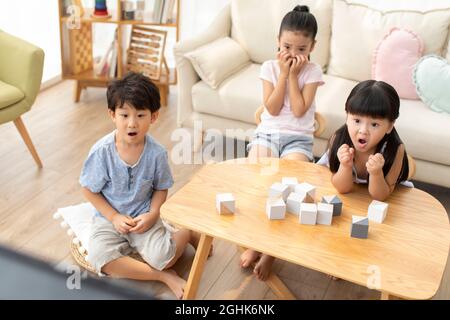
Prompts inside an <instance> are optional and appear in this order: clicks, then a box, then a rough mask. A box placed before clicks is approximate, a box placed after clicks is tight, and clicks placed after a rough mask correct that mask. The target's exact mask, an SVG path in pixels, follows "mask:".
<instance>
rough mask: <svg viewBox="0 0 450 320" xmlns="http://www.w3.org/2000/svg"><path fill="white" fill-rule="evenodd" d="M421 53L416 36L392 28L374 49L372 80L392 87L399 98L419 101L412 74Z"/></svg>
mask: <svg viewBox="0 0 450 320" xmlns="http://www.w3.org/2000/svg"><path fill="white" fill-rule="evenodd" d="M422 52H423V43H422V40H421V39H420V38H419V36H418V35H416V34H415V33H414V32H412V31H409V30H406V29H398V28H393V29H392V30H391V31H389V33H388V34H387V35H386V36H385V37H384V38H383V40H381V42H380V43H379V44H378V46H377V48H376V49H375V52H374V54H373V61H372V79H375V80H381V81H384V82H387V83H389V84H390V85H392V86H393V87H394V88H395V90H396V91H397V93H398V95H399V96H400V98H403V99H414V100H417V99H419V96H418V95H417V93H416V87H415V86H414V83H413V76H412V73H413V70H414V65H415V64H416V63H417V61H419V59H420V57H421V56H422Z"/></svg>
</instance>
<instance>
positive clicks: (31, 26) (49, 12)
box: [0, 0, 61, 81]
mask: <svg viewBox="0 0 450 320" xmlns="http://www.w3.org/2000/svg"><path fill="white" fill-rule="evenodd" d="M0 29H2V30H3V31H5V32H8V33H10V34H12V35H14V36H17V37H19V38H22V39H24V40H26V41H28V42H31V43H33V44H35V45H37V46H39V47H41V48H42V49H43V50H44V52H45V61H44V74H43V76H42V77H43V81H46V80H49V79H51V78H53V77H55V76H58V75H59V74H61V56H60V45H59V24H58V2H57V1H56V0H38V1H36V0H20V1H19V0H16V1H6V0H0Z"/></svg>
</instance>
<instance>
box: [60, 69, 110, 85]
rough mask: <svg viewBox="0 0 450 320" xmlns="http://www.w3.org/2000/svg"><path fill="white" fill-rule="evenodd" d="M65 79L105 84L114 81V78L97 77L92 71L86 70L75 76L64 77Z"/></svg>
mask: <svg viewBox="0 0 450 320" xmlns="http://www.w3.org/2000/svg"><path fill="white" fill-rule="evenodd" d="M65 78H66V79H71V80H84V81H97V82H104V83H105V84H106V83H108V82H109V81H111V80H114V78H110V77H106V76H97V75H96V74H95V73H94V70H92V69H91V70H87V71H84V72H81V73H79V74H75V75H70V74H68V75H66V76H65Z"/></svg>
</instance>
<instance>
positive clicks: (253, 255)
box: [239, 249, 260, 268]
mask: <svg viewBox="0 0 450 320" xmlns="http://www.w3.org/2000/svg"><path fill="white" fill-rule="evenodd" d="M259 255H260V253H259V252H258V251H255V250H252V249H247V250H245V251H244V252H243V253H242V254H241V261H240V263H239V265H240V266H241V268H248V267H250V266H251V264H252V263H253V262H255V261H256V259H258V257H259Z"/></svg>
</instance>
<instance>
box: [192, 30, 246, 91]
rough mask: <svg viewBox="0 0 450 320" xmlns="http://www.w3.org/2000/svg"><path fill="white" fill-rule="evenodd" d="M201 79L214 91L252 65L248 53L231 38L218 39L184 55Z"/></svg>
mask: <svg viewBox="0 0 450 320" xmlns="http://www.w3.org/2000/svg"><path fill="white" fill-rule="evenodd" d="M184 56H185V57H186V58H188V59H189V60H190V61H191V63H192V65H193V66H194V69H195V71H197V73H198V75H199V76H200V78H201V79H202V80H203V81H204V82H206V83H207V84H208V85H209V86H210V87H212V88H213V89H217V88H218V87H219V85H220V84H221V83H222V82H223V81H224V80H225V79H227V78H228V77H229V76H231V75H232V74H233V73H235V72H237V71H239V70H241V69H242V68H244V67H245V66H246V65H248V64H250V57H249V56H248V54H247V52H246V51H245V50H244V49H243V48H242V47H241V46H240V45H239V44H238V43H237V42H236V41H234V40H233V39H231V38H229V37H225V38H220V39H217V40H215V41H213V42H211V43H208V44H206V45H204V46H201V47H199V48H197V49H195V50H194V51H191V52H188V53H186V54H185V55H184Z"/></svg>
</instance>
